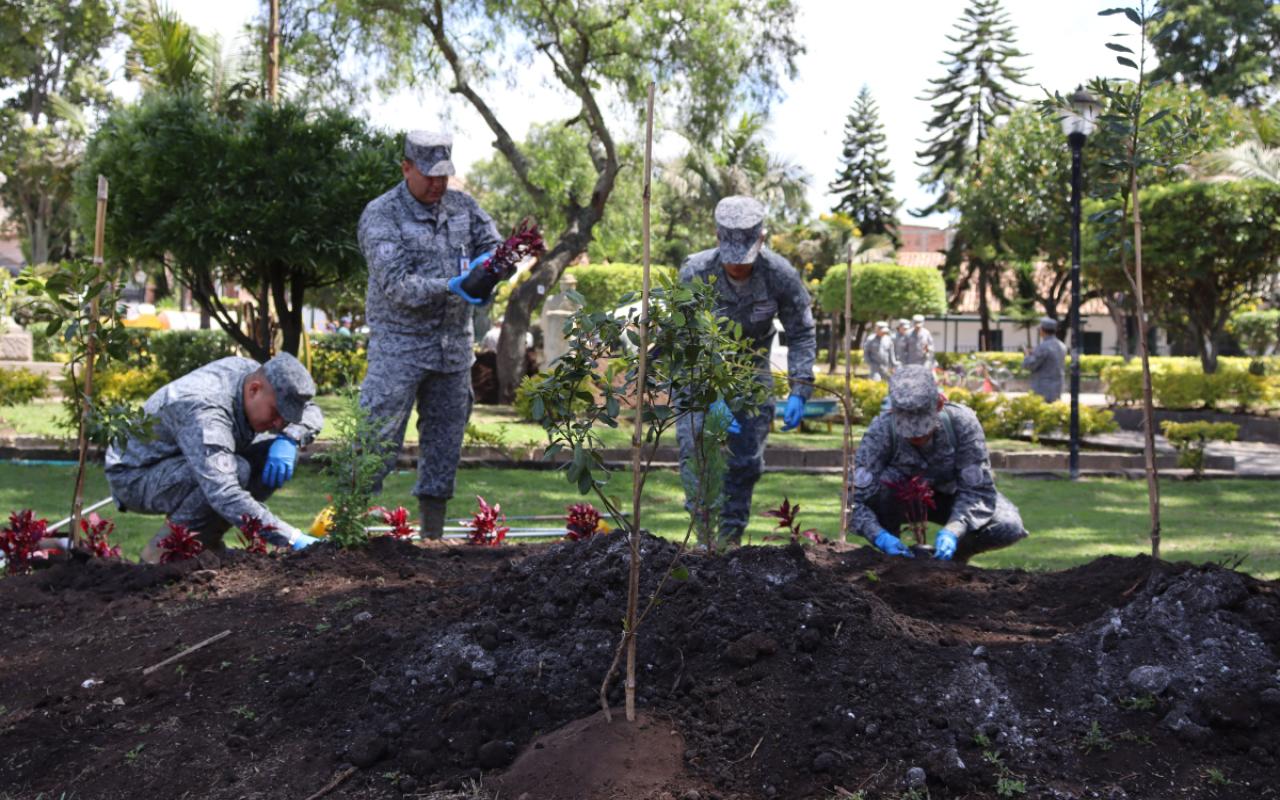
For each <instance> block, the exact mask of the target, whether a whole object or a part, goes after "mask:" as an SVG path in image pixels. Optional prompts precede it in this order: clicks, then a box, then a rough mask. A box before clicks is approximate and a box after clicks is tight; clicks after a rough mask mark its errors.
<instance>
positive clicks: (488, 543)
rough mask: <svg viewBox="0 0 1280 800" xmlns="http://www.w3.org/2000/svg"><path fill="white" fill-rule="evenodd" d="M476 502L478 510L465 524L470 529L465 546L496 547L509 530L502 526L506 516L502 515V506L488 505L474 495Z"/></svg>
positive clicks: (496, 504)
mask: <svg viewBox="0 0 1280 800" xmlns="http://www.w3.org/2000/svg"><path fill="white" fill-rule="evenodd" d="M476 502H477V503H479V504H480V508H479V510H477V511H476V513H475V514H474V515H472V517H471V520H470V521H468V522H467V527H468V528H470V529H471V533H470V534H469V535H468V536H467V544H473V545H477V546H480V547H497V546H498V545H500V544H502V540H503V539H505V538H507V531H509V530H511V529H510V528H508V527H507V526H506V525H503V524H502V523H503V522H506V521H507V517H506V515H505V514H503V513H502V506H500V505H499V504H498V503H494V504H493V505H489V504H488V503H486V502H485V501H484V498H483V497H480V496H479V495H476Z"/></svg>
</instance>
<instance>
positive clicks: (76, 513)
mask: <svg viewBox="0 0 1280 800" xmlns="http://www.w3.org/2000/svg"><path fill="white" fill-rule="evenodd" d="M106 238H107V178H106V176H105V175H99V176H98V216H97V219H96V220H95V221H94V226H93V265H94V266H95V267H97V268H98V269H99V270H101V269H102V266H103V264H104V263H105V262H104V261H103V258H102V253H103V247H104V245H105V242H106ZM87 338H88V341H87V342H86V345H85V360H84V391H83V392H82V394H83V395H84V396H83V397H82V398H81V401H80V434H79V437H78V441H77V443H76V485H75V493H74V494H73V495H72V498H71V531H70V534H69V535H70V537H71V546H72V547H76V546H77V545H79V544H80V508H81V507H82V506H83V505H84V471H85V464H86V462H87V461H88V460H89V418H90V416H91V414H92V413H93V362H94V360H95V359H96V358H97V354H98V352H97V351H98V347H97V345H98V297H97V296H96V295H95V296H94V297H93V299H92V300H90V301H89V330H88V334H87ZM74 368H75V367H74V366H73V367H72V369H74Z"/></svg>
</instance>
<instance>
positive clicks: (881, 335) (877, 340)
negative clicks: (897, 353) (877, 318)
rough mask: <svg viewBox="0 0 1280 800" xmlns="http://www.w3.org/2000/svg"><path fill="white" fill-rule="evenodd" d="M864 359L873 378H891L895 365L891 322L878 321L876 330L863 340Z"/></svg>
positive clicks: (883, 379)
mask: <svg viewBox="0 0 1280 800" xmlns="http://www.w3.org/2000/svg"><path fill="white" fill-rule="evenodd" d="M862 360H863V361H865V362H866V363H867V370H868V371H869V372H870V373H871V380H873V381H887V380H889V376H890V375H892V374H893V369H894V365H895V358H894V353H893V340H892V339H890V338H889V323H887V322H877V323H876V327H875V330H873V331H872V332H871V335H870V336H868V337H867V338H866V339H864V340H863V342H862Z"/></svg>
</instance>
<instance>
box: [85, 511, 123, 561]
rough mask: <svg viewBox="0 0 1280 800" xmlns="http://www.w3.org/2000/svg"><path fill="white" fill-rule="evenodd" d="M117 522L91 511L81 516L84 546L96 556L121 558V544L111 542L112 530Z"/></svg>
mask: <svg viewBox="0 0 1280 800" xmlns="http://www.w3.org/2000/svg"><path fill="white" fill-rule="evenodd" d="M115 529H116V524H115V523H114V522H112V521H111V520H109V519H107V518H106V517H99V516H98V515H97V513H96V512H95V513H91V514H90V515H89V516H87V517H81V518H80V530H81V532H83V533H84V548H85V549H86V550H88V551H89V552H90V553H92V554H93V556H94V558H119V557H120V546H119V545H113V544H111V532H112V531H114V530H115Z"/></svg>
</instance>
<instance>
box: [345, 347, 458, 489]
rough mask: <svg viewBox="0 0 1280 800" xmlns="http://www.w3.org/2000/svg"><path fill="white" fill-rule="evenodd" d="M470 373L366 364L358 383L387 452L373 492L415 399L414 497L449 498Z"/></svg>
mask: <svg viewBox="0 0 1280 800" xmlns="http://www.w3.org/2000/svg"><path fill="white" fill-rule="evenodd" d="M474 397H475V396H474V395H473V394H472V392H471V371H470V370H469V369H464V370H461V371H458V372H435V371H433V370H425V369H420V368H418V367H414V366H411V365H407V364H403V363H396V362H394V361H392V360H391V359H377V360H371V361H370V362H369V372H368V373H367V374H366V375H365V378H364V384H363V385H362V386H361V387H360V405H361V406H363V407H364V408H366V409H368V411H369V416H370V417H371V418H372V419H373V420H374V424H376V425H379V426H380V428H381V433H382V438H383V439H384V440H386V441H387V442H389V443H390V445H391V447H392V450H391V452H390V453H389V455H388V456H387V461H386V463H385V464H384V465H383V468H382V471H381V472H380V473H379V475H378V479H377V482H376V490H377V491H378V492H381V491H382V482H383V480H385V479H386V477H387V475H388V474H390V472H391V471H392V470H393V469H395V466H396V459H397V457H398V456H399V453H400V448H401V446H402V445H403V444H404V433H405V429H406V428H407V427H408V425H409V415H410V414H411V413H412V411H413V406H414V403H415V401H416V402H417V405H418V482H417V484H416V485H415V486H414V487H413V495H414V497H438V498H444V499H447V498H450V497H453V488H454V479H455V477H456V475H457V472H458V460H459V459H460V458H461V457H462V437H463V435H464V434H465V433H466V430H467V421H468V420H469V419H470V418H471V403H472V400H473V399H474Z"/></svg>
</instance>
